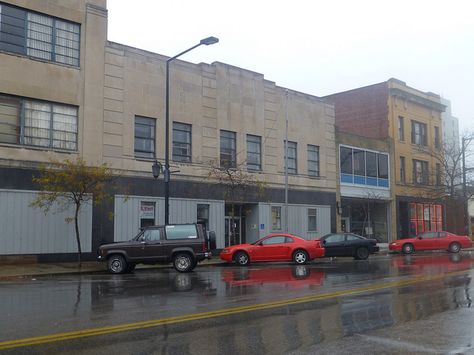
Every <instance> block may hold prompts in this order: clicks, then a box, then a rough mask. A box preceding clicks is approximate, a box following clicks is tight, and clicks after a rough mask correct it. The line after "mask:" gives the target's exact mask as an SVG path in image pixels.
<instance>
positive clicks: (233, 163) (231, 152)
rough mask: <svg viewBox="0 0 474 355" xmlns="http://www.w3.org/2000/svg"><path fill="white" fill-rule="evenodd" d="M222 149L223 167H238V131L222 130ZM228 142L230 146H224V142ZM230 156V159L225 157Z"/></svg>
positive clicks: (220, 157)
mask: <svg viewBox="0 0 474 355" xmlns="http://www.w3.org/2000/svg"><path fill="white" fill-rule="evenodd" d="M219 137H220V149H219V162H220V166H221V167H225V168H231V169H232V168H236V167H237V133H236V132H233V131H227V130H224V129H221V130H220V136H219ZM224 141H225V142H228V143H229V144H228V145H229V146H230V147H224V145H223V144H222V143H223V142H224ZM223 156H228V157H229V158H228V159H225V158H223Z"/></svg>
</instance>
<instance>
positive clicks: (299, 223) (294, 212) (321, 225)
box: [259, 203, 331, 239]
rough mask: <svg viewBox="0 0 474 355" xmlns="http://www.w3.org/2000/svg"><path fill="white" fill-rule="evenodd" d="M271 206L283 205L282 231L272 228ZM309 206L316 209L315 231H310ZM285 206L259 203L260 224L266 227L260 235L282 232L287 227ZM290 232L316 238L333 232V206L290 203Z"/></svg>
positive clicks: (306, 237) (307, 237)
mask: <svg viewBox="0 0 474 355" xmlns="http://www.w3.org/2000/svg"><path fill="white" fill-rule="evenodd" d="M271 206H280V207H281V225H282V230H281V231H275V230H272V214H271ZM308 208H315V209H316V226H317V230H316V231H315V232H313V231H311V232H310V231H308ZM285 213H286V212H285V206H284V205H282V204H268V203H260V204H259V215H260V224H264V229H261V230H260V237H264V236H265V235H267V234H269V233H275V232H282V231H284V228H285ZM288 232H289V233H291V234H296V235H298V236H300V237H303V238H305V239H316V238H318V237H321V236H323V235H325V234H328V233H330V232H331V207H330V206H322V205H288Z"/></svg>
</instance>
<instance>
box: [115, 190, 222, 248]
mask: <svg viewBox="0 0 474 355" xmlns="http://www.w3.org/2000/svg"><path fill="white" fill-rule="evenodd" d="M141 201H149V202H155V223H156V224H164V220H165V211H164V205H165V200H164V198H162V197H149V196H128V198H125V197H124V196H121V195H116V196H115V218H114V230H115V232H114V240H115V241H116V242H118V241H124V240H129V239H131V238H132V237H134V236H135V235H136V234H137V233H138V231H139V228H140V214H139V210H140V202H141ZM200 203H202V204H208V205H209V230H212V231H215V232H216V237H217V247H218V248H223V247H224V201H216V200H197V199H196V200H195V199H180V198H170V223H196V221H197V205H198V204H200Z"/></svg>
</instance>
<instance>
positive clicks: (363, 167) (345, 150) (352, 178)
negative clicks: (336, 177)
mask: <svg viewBox="0 0 474 355" xmlns="http://www.w3.org/2000/svg"><path fill="white" fill-rule="evenodd" d="M339 164H340V171H341V176H340V178H341V182H342V183H350V184H358V185H372V186H379V187H384V188H388V187H389V181H388V154H386V153H378V152H374V151H370V150H364V149H357V148H351V147H346V146H340V148H339Z"/></svg>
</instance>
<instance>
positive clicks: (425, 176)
mask: <svg viewBox="0 0 474 355" xmlns="http://www.w3.org/2000/svg"><path fill="white" fill-rule="evenodd" d="M412 163H413V184H415V185H423V186H428V185H429V183H430V180H429V165H428V162H427V161H425V160H418V159H413V162H412ZM418 166H419V167H420V171H419V172H418ZM418 177H420V179H418Z"/></svg>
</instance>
